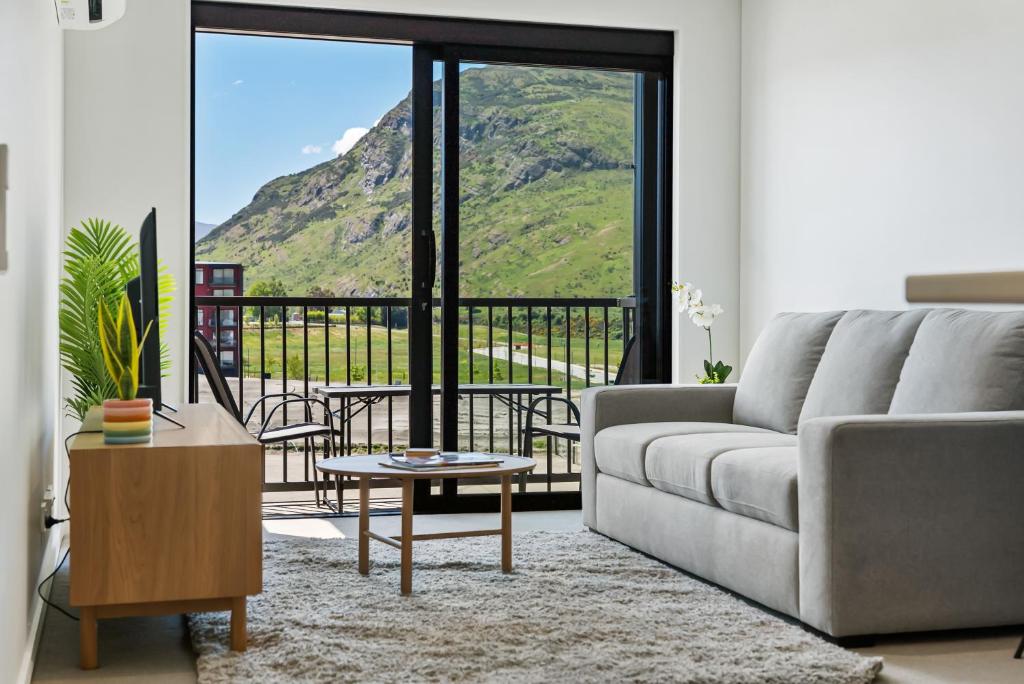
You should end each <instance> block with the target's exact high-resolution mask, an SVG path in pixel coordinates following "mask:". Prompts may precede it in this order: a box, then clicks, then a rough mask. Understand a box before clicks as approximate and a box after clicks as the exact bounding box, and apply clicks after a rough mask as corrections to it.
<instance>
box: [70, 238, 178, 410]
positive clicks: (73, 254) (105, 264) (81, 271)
mask: <svg viewBox="0 0 1024 684" xmlns="http://www.w3.org/2000/svg"><path fill="white" fill-rule="evenodd" d="M138 273H139V259H138V247H137V246H136V244H135V242H134V241H133V240H132V239H131V236H129V234H128V232H127V231H126V230H125V229H124V228H122V227H121V226H118V225H114V224H112V223H110V222H109V221H103V220H100V219H88V220H86V221H83V222H82V224H81V226H80V227H78V228H72V229H71V232H70V233H69V234H68V237H67V239H66V240H65V250H64V277H63V278H62V279H61V283H60V299H61V303H60V314H59V321H60V358H61V365H62V366H63V367H64V369H65V370H67V371H68V373H70V374H71V376H72V378H71V386H72V389H73V394H72V396H71V397H68V398H67V407H68V410H69V411H70V413H71V414H72V415H74V416H76V417H77V418H78V419H79V420H81V419H83V418H84V417H85V413H86V411H88V409H89V407H90V406H95V405H96V404H99V403H102V402H103V400H105V399H112V398H114V397H117V386H116V385H115V383H114V382H113V380H111V378H110V374H109V373H108V372H107V369H106V366H105V364H104V362H103V351H102V349H101V347H100V338H99V319H98V316H97V310H98V308H99V304H100V302H101V301H102V302H103V303H104V304H105V305H106V307H107V308H108V309H109V310H111V311H116V310H117V307H118V304H119V301H120V299H121V296H122V294H123V293H124V288H125V285H126V284H127V283H128V281H129V280H131V279H132V278H134V277H135V276H137V275H138ZM158 290H159V292H160V310H161V316H160V326H159V327H160V332H161V334H162V335H164V336H165V335H166V329H167V314H168V313H169V312H170V308H171V307H170V303H171V294H172V293H173V292H174V279H173V277H171V275H170V273H169V272H167V269H166V267H165V266H163V265H161V272H160V280H159V281H158ZM160 366H161V369H163V370H164V371H165V372H166V370H167V368H168V367H169V349H168V348H167V347H166V345H164V344H161V363H160Z"/></svg>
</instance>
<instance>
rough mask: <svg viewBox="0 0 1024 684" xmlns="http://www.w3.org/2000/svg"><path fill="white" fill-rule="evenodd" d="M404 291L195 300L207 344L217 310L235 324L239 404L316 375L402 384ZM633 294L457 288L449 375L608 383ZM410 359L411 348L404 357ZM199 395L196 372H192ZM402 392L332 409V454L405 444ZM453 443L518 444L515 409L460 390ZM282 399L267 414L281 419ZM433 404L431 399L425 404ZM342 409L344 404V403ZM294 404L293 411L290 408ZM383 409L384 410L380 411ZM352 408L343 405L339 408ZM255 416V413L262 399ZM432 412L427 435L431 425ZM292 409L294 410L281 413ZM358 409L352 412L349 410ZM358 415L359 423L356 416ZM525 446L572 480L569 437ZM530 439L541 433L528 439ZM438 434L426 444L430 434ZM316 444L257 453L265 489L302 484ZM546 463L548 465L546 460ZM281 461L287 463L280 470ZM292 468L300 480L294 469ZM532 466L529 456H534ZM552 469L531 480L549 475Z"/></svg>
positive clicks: (567, 386) (342, 381)
mask: <svg viewBox="0 0 1024 684" xmlns="http://www.w3.org/2000/svg"><path fill="white" fill-rule="evenodd" d="M409 304H410V300H409V299H407V298H384V297H330V298H327V297H324V298H321V297H243V296H231V297H227V296H204V297H196V298H195V306H196V307H200V306H205V307H215V308H216V312H215V315H214V317H213V321H214V335H213V342H214V346H215V348H217V351H218V352H219V351H220V348H219V347H220V343H221V342H222V341H226V339H227V336H226V335H223V334H222V333H221V325H220V323H219V322H220V321H222V320H223V319H222V315H224V314H226V313H228V312H233V313H234V316H235V319H236V320H237V322H238V326H237V328H236V330H237V337H236V338H235V342H237V343H238V344H237V345H236V351H235V359H236V368H237V379H235V378H229V385H231V388H232V391H233V392H234V394H235V400H236V401H237V402H238V405H239V407H240V408H241V409H242V412H243V414H244V413H246V412H247V410H248V407H249V406H250V405H251V404H252V403H254V402H255V401H256V399H258V397H259V396H261V395H264V394H267V393H269V392H280V391H291V392H300V393H302V394H303V395H306V396H313V395H312V394H311V392H313V390H314V389H315V387H316V386H318V385H325V384H332V385H362V384H389V385H391V384H407V383H408V381H409V380H408V378H409V363H410V353H409V346H408V335H407V327H406V326H407V321H408V309H409ZM434 305H435V316H434V319H435V325H434V344H433V369H434V382H435V383H439V382H440V308H439V307H440V302H439V301H438V300H435V303H434ZM634 307H635V303H634V300H633V299H632V298H621V299H620V298H575V299H567V298H545V299H541V298H529V299H527V298H464V299H461V300H460V302H459V309H460V316H459V318H460V327H459V330H460V332H459V339H458V346H459V382H460V383H489V384H495V383H498V384H504V383H541V384H549V385H556V386H558V387H559V388H561V390H562V395H561V396H564V397H567V398H569V399H570V400H574V401H578V399H579V393H580V392H581V391H582V390H583V389H584V388H586V387H590V386H591V385H604V384H610V383H611V382H613V380H614V378H615V374H616V370H617V367H618V363H619V360H620V359H621V356H622V352H623V349H624V346H625V342H626V340H628V339H629V337H630V336H631V335H632V332H633V328H634V324H635V322H634V315H635V314H634ZM418 358H421V357H419V356H418V355H417V353H416V350H413V354H412V359H413V361H412V362H413V363H416V362H417V361H416V359H418ZM193 383H194V385H193V388H194V391H195V392H196V395H197V396H199V398H200V400H211V399H210V398H209V397H205V398H204V396H203V391H204V390H205V382H204V383H199V382H198V375H197V376H195V377H193ZM404 406H407V403H406V400H405V399H404V398H402V397H399V398H391V397H389V398H387V399H386V400H385V401H384V402H382V404H381V405H379V406H378V410H377V414H376V415H377V416H378V418H380V419H381V420H377V421H375V420H374V415H375V414H374V411H373V407H372V406H368V407H366V408H365V409H363V410H362V414H361V415H358V416H354V414H356V413H359V411H358V410H356V409H354V408H349V409H345V408H342V417H343V418H344V436H343V437H339V438H338V440H337V441H336V444H335V447H336V449H337V450H338V453H346V454H351V453H374V452H385V451H396V450H401V449H403V448H405V446H406V445H407V435H408V431H407V416H408V413H407V411H406V410H405V409H404ZM560 406H561V405H560V404H557V403H555V404H552V403H551V402H549V403H548V405H547V407H546V409H547V412H548V414H549V415H551V416H552V419H553V420H564V419H565V417H566V416H565V415H564V407H563V408H560ZM459 407H460V408H459V446H460V448H465V449H469V450H483V449H486V450H488V451H504V452H507V453H518V451H519V450H520V447H519V444H520V440H519V436H520V434H521V424H520V423H521V418H522V416H521V415H518V416H517V415H513V413H514V410H513V409H511V408H510V406H509V405H508V404H506V403H505V402H502V401H495V398H494V397H493V396H488V397H475V398H474V397H473V396H471V395H470V396H467V397H465V399H463V400H461V401H460V404H459ZM287 408H288V407H287V406H284V407H282V411H279V412H278V413H277V414H276V415H275V419H276V418H277V417H278V416H279V417H280V419H281V420H282V421H287V420H288V414H287V413H286V411H287ZM435 408H436V407H435ZM346 411H347V413H346ZM292 413H294V411H293V412H292ZM382 413H383V415H382ZM349 414H353V415H349ZM259 415H260V420H265V419H266V415H267V411H266V404H265V403H264V404H263V405H262V406H261V410H260V414H259ZM438 415H439V412H438V411H437V410H435V413H434V422H435V435H436V434H437V432H438ZM292 418H293V419H295V418H297V416H294V415H293V416H292ZM354 418H358V420H356V419H354ZM357 423H358V424H357ZM543 441H544V442H546V443H545V444H542V445H541V448H540V449H538V448H537V445H536V444H535V445H534V453H544V452H546V453H547V454H549V455H550V454H551V453H552V451H551V450H552V449H554V450H555V452H556V453H557V454H559V456H560V460H559V461H558V467H559V469H560V470H562V471H563V472H561V473H559V474H558V477H557V478H554V479H555V480H556V481H559V482H566V481H569V482H573V481H578V479H579V472H578V468H576V469H574V467H573V466H574V463H573V455H572V452H571V449H570V448H569V446H568V445H562V446H560V445H558V444H553V443H552V440H543ZM537 442H538V443H540V442H541V440H537ZM435 443H437V442H435ZM309 449H316V445H315V444H305V445H296V446H295V447H289V446H288V445H283V446H282V447H281V448H280V456H279V457H278V456H277V455H276V454H275V452H271V451H268V455H267V458H266V464H265V469H264V489H265V491H296V490H308V489H312V488H313V483H314V480H313V477H314V473H313V472H312V469H311V467H310V466H311V463H310V459H309V458H308V450H309ZM545 462H546V463H552V460H551V459H550V457H549V458H547V459H545ZM289 465H291V472H289V470H290V469H289ZM300 467H301V469H302V476H301V478H299V477H295V475H296V469H297V468H300ZM538 467H540V465H539V466H538ZM551 475H552V474H551V473H546V474H545V473H542V474H538V476H537V477H538V481H544V482H546V483H547V484H546V486H547V487H548V488H550V487H551V482H552V476H551Z"/></svg>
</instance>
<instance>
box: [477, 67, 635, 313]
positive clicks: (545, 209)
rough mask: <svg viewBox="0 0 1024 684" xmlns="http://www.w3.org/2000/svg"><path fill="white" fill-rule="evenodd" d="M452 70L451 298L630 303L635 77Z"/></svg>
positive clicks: (548, 69)
mask: <svg viewBox="0 0 1024 684" xmlns="http://www.w3.org/2000/svg"><path fill="white" fill-rule="evenodd" d="M462 68H463V71H462V74H461V79H460V84H459V97H460V108H459V113H460V119H461V124H460V133H461V140H460V162H459V163H460V194H461V205H460V215H459V230H460V238H461V240H460V241H461V251H460V262H461V273H460V282H461V295H462V296H464V297H509V296H532V297H624V296H629V295H631V294H632V293H633V182H634V177H633V124H634V116H633V112H634V104H633V84H634V76H633V74H628V73H619V72H608V71H596V70H586V69H564V68H552V67H530V66H508V65H463V67H462Z"/></svg>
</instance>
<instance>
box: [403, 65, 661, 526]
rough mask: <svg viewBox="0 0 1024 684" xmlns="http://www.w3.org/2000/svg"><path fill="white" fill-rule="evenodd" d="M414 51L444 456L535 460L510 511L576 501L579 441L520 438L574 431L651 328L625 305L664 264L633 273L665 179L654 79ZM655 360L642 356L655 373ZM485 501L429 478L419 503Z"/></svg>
mask: <svg viewBox="0 0 1024 684" xmlns="http://www.w3.org/2000/svg"><path fill="white" fill-rule="evenodd" d="M422 55H423V56H422V57H421V58H422V59H423V61H424V72H425V71H426V67H425V63H426V60H427V58H428V56H429V57H430V58H431V60H432V67H431V72H432V75H433V77H434V79H435V80H434V81H433V82H432V87H431V101H432V103H433V108H434V111H433V113H432V116H431V126H432V128H431V137H432V139H433V143H434V151H433V153H432V157H431V162H432V179H433V188H434V204H433V207H434V210H435V212H436V214H437V215H436V216H435V217H434V221H433V227H434V230H435V231H436V232H437V233H438V236H437V238H438V239H439V243H440V251H439V255H438V263H437V264H436V266H435V265H433V264H432V265H431V268H436V269H437V273H438V274H439V277H438V279H437V280H438V281H439V290H440V291H439V294H440V299H439V300H438V301H436V302H435V304H436V306H435V307H434V320H433V325H434V330H435V335H434V339H435V340H439V342H440V349H439V354H438V357H439V361H440V385H441V393H440V406H439V408H440V416H439V418H440V420H439V422H440V444H439V446H440V447H442V448H443V449H445V450H451V451H454V450H470V451H485V452H497V453H512V454H525V455H530V456H532V457H533V458H534V459H535V460H536V462H537V467H536V469H535V471H534V472H533V473H531V474H530V475H529V476H528V477H527V478H524V479H523V480H522V481H521V482H520V486H519V491H518V492H517V493H516V494H515V496H516V497H518V500H519V501H521V502H522V503H521V504H520V505H523V506H526V507H533V506H545V507H546V506H573V505H576V504H578V501H579V498H578V497H579V473H580V468H581V464H580V454H579V446H578V444H577V443H576V442H573V441H571V440H564V439H554V438H548V437H533V438H530V437H529V436H528V435H527V434H526V430H525V428H526V427H527V424H528V423H529V422H530V421H531V420H532V421H534V422H538V423H548V422H551V423H569V422H573V421H574V420H575V414H574V413H573V411H572V409H571V408H570V407H569V404H570V403H572V404H576V405H578V404H579V400H580V394H581V392H582V391H583V390H584V389H585V388H587V387H590V386H593V385H601V384H610V383H611V382H612V381H613V379H614V378H615V376H616V371H617V369H618V366H619V363H620V361H621V360H622V355H623V352H624V349H625V347H626V344H627V342H628V341H629V340H630V338H631V337H633V336H637V337H638V340H637V342H638V343H639V336H640V335H644V336H648V337H650V336H653V335H656V332H655V330H654V329H653V328H652V326H650V325H646V326H645V325H644V324H643V322H641V321H640V320H639V319H638V316H637V311H638V302H639V301H641V300H642V297H638V296H637V295H638V293H641V292H649V291H656V290H658V289H660V284H659V283H658V282H657V280H656V279H657V278H660V277H661V275H660V274H659V271H658V269H652V270H651V271H646V270H645V268H646V266H647V265H648V263H649V261H648V260H649V259H650V258H651V257H653V258H654V259H655V261H659V260H660V255H659V254H658V252H657V248H654V249H650V250H649V252H650V254H649V255H645V253H644V252H643V250H642V247H643V246H644V245H646V244H648V243H650V242H651V241H652V240H653V241H654V242H655V243H657V240H658V237H657V236H658V232H659V231H658V221H660V219H661V215H660V214H655V215H653V216H650V217H649V216H648V214H647V213H646V211H647V205H648V204H650V205H651V206H654V207H657V206H658V205H659V204H660V201H661V198H660V197H658V196H656V195H657V193H658V192H660V189H659V186H658V185H657V180H658V179H659V177H660V174H659V168H658V167H657V166H656V165H651V166H650V168H653V170H654V175H652V176H650V177H649V178H647V179H645V177H644V176H643V175H642V173H643V171H644V168H643V167H642V166H640V165H638V161H640V159H641V157H642V155H643V154H644V150H645V147H644V146H645V145H649V146H652V147H655V146H657V145H660V144H663V142H664V141H663V140H661V139H659V135H660V132H661V129H660V128H658V127H657V126H656V127H655V128H653V129H652V128H646V129H645V127H644V118H643V116H642V114H643V113H645V107H646V106H648V104H649V103H648V101H647V100H646V99H645V95H644V90H645V87H649V84H650V83H651V82H652V81H653V83H654V88H653V90H654V92H655V93H657V92H658V91H659V89H661V88H664V85H663V79H664V76H663V75H660V74H650V73H643V72H641V73H638V72H636V71H629V70H622V69H619V70H612V69H599V68H582V67H578V68H570V67H567V66H563V65H559V66H550V65H542V64H536V63H532V64H518V63H514V62H510V61H488V62H485V61H482V60H478V59H474V58H475V57H477V55H476V54H475V52H474V51H473V50H472V49H468V48H460V49H457V50H456V49H450V50H441V51H437V50H429V49H424V50H423V52H422ZM480 56H483V55H480ZM491 56H492V57H493V55H491ZM658 104H659V103H658V101H657V100H655V101H654V106H655V107H657V106H658ZM655 114H656V116H655V117H654V118H653V120H654V121H655V122H657V121H658V120H659V116H660V115H658V114H657V112H655ZM414 131H415V125H414ZM414 135H415V134H414ZM424 137H425V136H424ZM423 144H424V146H425V144H426V143H425V141H424V143H423ZM645 180H649V181H654V183H653V186H651V185H648V186H645V185H644V184H643V183H644V181H645ZM662 181H663V178H662ZM651 195H655V196H654V197H651ZM424 223H425V221H424ZM645 278H646V279H645ZM655 306H656V305H655ZM653 308H654V307H652V310H653ZM424 319H425V317H424ZM648 320H653V316H652V317H650V318H649V319H648ZM424 325H425V320H424ZM651 342H653V344H651V343H648V345H647V346H648V347H649V348H654V349H659V348H660V346H661V342H660V340H657V339H654V340H651ZM638 348H639V347H638ZM656 363H658V359H657V357H656V356H654V355H649V358H648V359H647V360H646V362H643V363H642V365H643V366H644V367H645V368H644V370H645V372H646V373H647V375H648V376H649V377H650V378H651V379H652V380H653V379H661V377H662V376H661V369H659V368H658V367H657V366H656V365H655V364H656ZM564 400H568V401H564ZM531 407H532V408H533V409H534V411H535V412H534V415H533V417H532V418H531V416H530V408H531ZM493 492H494V484H493V483H488V482H482V483H481V482H480V481H478V480H470V481H466V482H465V483H456V482H455V481H446V482H444V483H443V487H442V488H441V489H438V488H437V487H434V488H429V487H428V486H427V485H426V483H424V484H422V485H421V488H420V492H419V501H420V504H419V507H420V508H421V509H430V510H486V509H489V508H491V507H493V501H492V500H493V497H494V494H493Z"/></svg>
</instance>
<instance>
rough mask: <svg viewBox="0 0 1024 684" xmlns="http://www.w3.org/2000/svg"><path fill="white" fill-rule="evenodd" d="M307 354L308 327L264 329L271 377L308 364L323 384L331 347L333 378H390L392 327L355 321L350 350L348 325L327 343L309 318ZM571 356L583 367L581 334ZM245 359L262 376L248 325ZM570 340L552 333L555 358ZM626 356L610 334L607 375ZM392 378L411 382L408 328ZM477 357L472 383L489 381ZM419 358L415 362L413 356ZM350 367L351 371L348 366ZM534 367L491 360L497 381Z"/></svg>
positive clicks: (541, 375) (482, 340) (596, 353)
mask: <svg viewBox="0 0 1024 684" xmlns="http://www.w3.org/2000/svg"><path fill="white" fill-rule="evenodd" d="M305 334H306V335H308V349H309V353H308V358H307V359H304V357H303V347H304V344H303V343H304V332H303V329H302V327H301V326H294V325H293V326H290V327H289V328H288V329H287V337H286V338H285V337H284V336H283V331H282V330H281V328H280V327H278V326H275V327H273V328H270V327H268V328H267V329H266V330H265V331H264V336H263V349H264V355H265V360H264V371H265V372H267V373H269V375H270V377H271V378H280V377H281V371H282V366H285V367H286V369H287V375H288V378H289V379H296V380H297V379H301V378H302V377H303V375H304V371H305V364H306V363H308V365H309V379H310V382H317V383H322V382H325V381H326V378H327V374H326V372H327V365H328V364H327V363H325V360H326V358H327V355H326V351H327V349H326V347H327V346H329V347H330V364H329V365H330V382H331V383H342V384H343V383H345V382H346V381H348V380H351V382H352V383H353V384H362V383H366V382H369V383H372V384H384V383H387V382H388V381H389V370H388V357H389V354H388V345H389V341H388V330H387V328H386V327H385V326H379V325H373V326H370V327H369V330H367V326H366V324H365V323H360V324H353V325H352V328H351V334H352V338H351V341H350V345H349V346H348V349H347V350H346V330H345V326H344V325H336V324H333V323H332V324H331V327H330V337H329V340H328V341H327V343H325V340H324V327H323V323H315V324H314V323H312V322H311V323H310V324H309V327H308V331H307V332H306V333H305ZM512 341H513V343H522V344H523V347H522V348H516V349H515V350H514V351H515V352H522V353H525V352H526V348H525V344H526V342H527V334H526V332H525V331H515V330H513V332H512ZM546 342H547V339H546V336H545V335H544V334H542V331H535V332H534V338H533V355H534V356H540V357H543V358H547V354H548V347H547V344H546ZM570 342H571V359H570V362H571V363H572V364H576V365H580V366H583V365H584V364H585V362H586V357H585V342H586V340H585V339H584V338H583V337H582V336H571V337H570ZM242 345H243V349H242V359H243V364H244V372H245V374H246V375H248V376H250V377H258V375H259V371H260V333H259V329H258V327H247V328H245V329H244V331H243V334H242ZM491 346H493V347H505V348H507V346H508V331H507V330H506V329H499V328H497V327H495V328H494V329H493V337H492V342H491ZM473 347H474V348H476V349H480V348H487V347H488V339H487V327H486V326H483V325H474V326H473ZM440 348H441V339H440V332H439V330H438V329H437V326H435V333H434V338H433V370H434V381H435V382H440V368H441V363H440ZM566 351H567V347H566V342H565V338H564V337H556V336H552V338H551V358H552V360H554V361H565V359H566V356H567V354H566ZM470 356H471V355H470V354H469V326H468V324H463V325H461V326H460V330H459V382H462V383H466V382H470V380H471V378H470V361H469V357H470ZM621 356H622V340H621V339H609V350H608V365H609V368H608V374H609V378H614V377H615V369H616V368H617V367H618V362H619V359H620V358H621ZM390 358H391V369H390V381H391V382H392V383H407V382H408V381H409V335H408V331H406V330H395V329H392V330H391V339H390ZM472 359H473V376H472V381H473V382H488V381H489V380H490V379H491V377H492V376H491V375H490V373H489V371H488V361H489V359H488V358H487V356H484V355H480V354H472ZM414 362H415V361H414ZM603 363H604V337H603V333H602V334H600V335H598V334H597V332H593V331H592V335H591V339H590V367H591V368H592V369H598V370H600V371H601V372H602V375H603ZM350 369H351V370H350ZM529 373H530V369H529V368H528V367H527V366H526V365H525V364H520V363H515V362H513V363H511V365H510V364H509V361H508V360H507V359H498V358H496V359H494V360H493V381H494V382H528V381H529V380H530V374H529ZM532 380H533V382H535V383H543V382H548V373H547V369H546V368H539V367H536V366H535V367H534V368H533V378H532ZM551 382H552V383H554V384H557V385H560V386H565V374H564V373H562V372H559V371H557V370H553V371H552V373H551ZM572 386H573V388H574V389H577V388H582V387H585V386H586V382H585V380H584V379H582V378H573V383H572Z"/></svg>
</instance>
